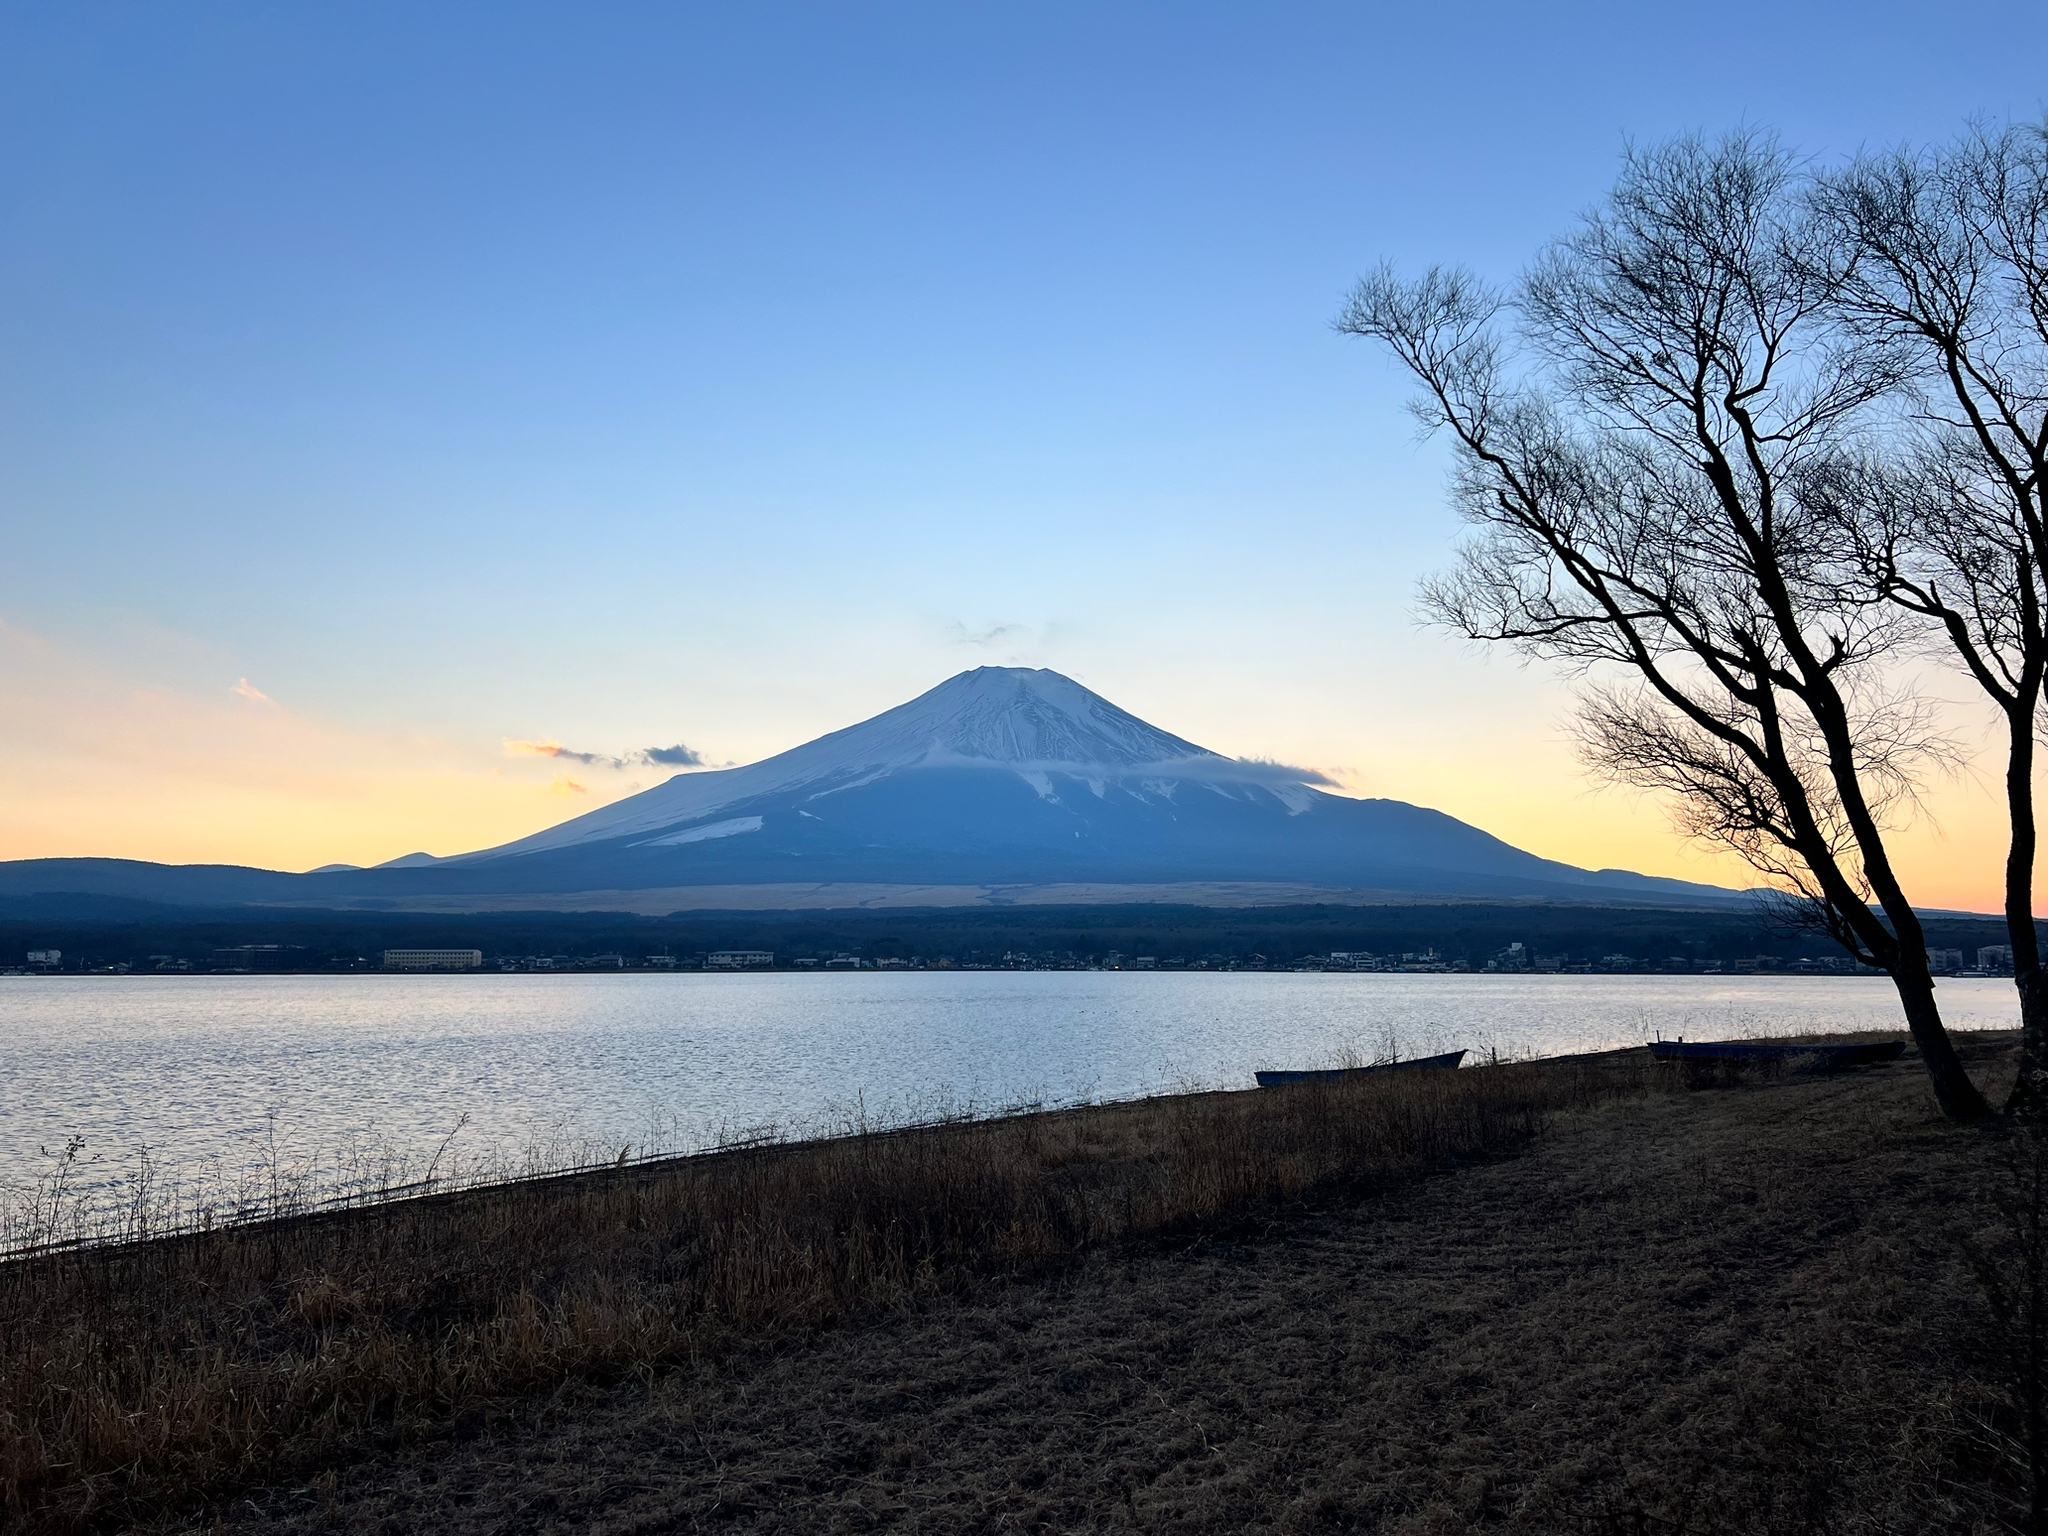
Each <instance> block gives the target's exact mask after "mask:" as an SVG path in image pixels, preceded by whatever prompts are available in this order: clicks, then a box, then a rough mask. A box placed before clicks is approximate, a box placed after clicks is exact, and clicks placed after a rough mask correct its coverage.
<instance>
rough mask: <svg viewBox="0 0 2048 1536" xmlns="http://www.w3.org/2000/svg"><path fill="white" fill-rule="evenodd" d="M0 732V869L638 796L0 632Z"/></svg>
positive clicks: (1375, 786)
mask: <svg viewBox="0 0 2048 1536" xmlns="http://www.w3.org/2000/svg"><path fill="white" fill-rule="evenodd" d="M0 718H4V719H6V721H7V722H8V729H7V731H6V733H5V735H4V736H0V789H4V793H0V859H30V858H77V857H102V858H124V859H143V860H150V861H154V862H161V863H172V864H178V863H229V864H249V865H256V866H261V867H265V868H273V869H308V868H313V867H316V866H319V865H322V864H328V863H347V864H363V865H369V864H377V863H382V862H384V861H385V860H387V859H391V858H396V857H399V856H401V855H404V854H408V853H413V852H416V851H424V852H428V853H433V854H436V855H441V856H446V855H449V854H454V853H463V852H468V851H471V850H473V849H477V848H487V847H492V846H495V845H497V844H500V843H506V842H511V841H513V840H515V839H517V838H521V837H525V836H528V835H530V834H531V833H534V832H537V831H540V830H542V829H543V828H545V827H548V826H551V825H554V824H555V823H557V822H560V821H563V820H566V819H567V818H569V817H570V816H574V815H580V814H582V813H584V812H586V811H588V810H591V809H594V808H596V807H598V806H601V805H605V804H609V803H610V802H612V801H614V800H616V799H619V798H621V797H623V796H624V795H626V794H629V793H631V792H633V790H634V789H635V788H636V787H637V784H636V782H635V781H633V780H630V779H628V777H627V776H626V774H625V773H623V772H620V771H615V770H613V769H611V768H608V767H606V766H604V765H603V764H602V763H599V764H598V765H597V766H595V767H593V769H592V770H591V771H590V772H588V773H586V774H584V775H583V777H581V778H574V777H571V776H570V775H569V774H568V773H566V772H563V771H562V770H561V767H560V765H559V757H560V755H561V753H562V748H561V745H560V743H559V742H555V741H552V740H544V741H513V740H496V741H490V742H483V741H478V742H473V743H460V742H451V741H447V740H440V739H435V738H432V737H428V736H423V735H417V734H405V733H401V732H396V731H390V730H378V729H373V728H364V727H356V726H351V725H348V724H346V723H339V722H333V721H326V720H322V719H319V718H316V717H314V716H312V715H309V714H306V713H303V712H300V711H297V710H295V709H293V708H292V707H291V706H290V705H289V703H281V702H279V701H277V700H276V699H274V698H272V697H271V696H269V695H268V694H267V693H266V692H264V690H263V689H261V688H260V687H258V686H257V685H256V684H255V683H254V682H252V681H251V680H250V679H248V678H246V677H245V678H241V679H239V680H238V681H235V682H233V683H226V682H223V684H222V685H221V686H220V687H219V691H218V692H217V693H216V694H214V695H213V696H211V697H206V696H202V695H199V694H195V693H191V692H181V691H177V690H174V689H169V688H164V687H161V686H147V687H145V686H138V685H136V684H134V683H133V682H131V681H128V680H126V679H123V678H121V677H119V676H116V675H114V674H113V673H112V672H110V671H109V670H108V669H106V668H105V667H102V666H97V665H94V664H91V663H88V662H86V661H84V660H81V659H80V658H78V657H76V656H73V655H70V654H68V653H66V652H65V651H64V650H63V649H62V648H61V647H59V646H57V645H55V644H53V643H51V642H50V641H48V640H45V639H43V638H41V637H38V636H35V635H33V634H30V633H29V632H27V631H25V630H22V629H19V628H16V627H11V626H8V625H6V624H4V623H0ZM841 723H851V722H841ZM790 744H791V743H784V744H783V745H790ZM1329 746H1330V750H1329V751H1328V752H1326V753H1322V754H1320V755H1322V756H1324V758H1325V760H1343V761H1347V762H1350V763H1353V764H1356V765H1358V766H1355V767H1351V768H1347V769H1344V770H1342V771H1340V772H1337V773H1336V774H1335V777H1336V778H1337V779H1338V781H1339V782H1340V783H1341V784H1342V785H1343V786H1344V790H1343V792H1345V793H1349V794H1354V795H1372V796H1380V797H1385V798H1390V799H1396V800H1405V801H1409V802H1411V803H1413V804H1417V805H1424V806H1428V807H1430V808H1432V809H1435V810H1439V811H1442V812H1444V813H1445V814H1447V815H1451V816H1455V817H1457V818H1459V819H1460V820H1462V821H1466V822H1469V823H1471V824H1472V825H1475V826H1478V827H1480V828H1483V829H1484V830H1485V831H1487V832H1490V833H1492V834H1493V835H1494V836H1496V837H1499V838H1501V839H1503V840H1504V841H1506V842H1508V843H1511V844H1513V845H1514V846H1516V847H1518V848H1522V849H1525V850H1527V851H1528V852H1531V853H1535V854H1538V855H1540V856H1542V857H1545V858H1551V859H1558V860H1562V861H1564V862H1566V863H1570V864H1575V865H1579V866H1581V867H1585V868H1592V869H1601V868H1616V869H1629V870H1634V871H1636V872H1638V873H1641V874H1649V875H1663V876H1669V877H1672V878H1675V879H1681V880H1694V881H1703V882H1707V883H1711V884H1717V885H1730V886H1744V885H1751V884H1754V883H1756V882H1755V878H1754V876H1753V875H1752V874H1751V872H1750V871H1749V870H1748V869H1747V868H1746V867H1745V866H1743V865H1742V864H1741V863H1740V862H1739V861H1737V860H1736V859H1734V858H1733V857H1732V856H1731V855H1727V854H1722V853H1718V852H1716V851H1714V850H1709V849H1704V848H1700V847H1697V846H1694V845H1689V844H1687V843H1685V842H1684V841H1683V840H1681V839H1680V838H1679V837H1677V836H1676V835H1675V834H1674V832H1673V831H1672V829H1671V826H1670V823H1669V820H1668V818H1667V816H1666V814H1665V811H1664V809H1663V807H1662V806H1661V805H1659V804H1658V803H1656V802H1655V801H1653V800H1649V799H1646V798H1643V797H1637V796H1631V795H1629V794H1626V793H1623V792H1618V791H1613V790H1602V789H1599V788H1597V787H1595V786H1594V785H1593V784H1592V783H1591V782H1590V781H1589V780H1588V778H1587V776H1586V775H1585V773H1584V772H1583V771H1582V770H1581V769H1580V767H1579V765H1578V764H1577V762H1576V761H1575V760H1574V758H1573V757H1572V754H1571V751H1570V748H1569V746H1568V745H1567V744H1566V743H1565V742H1564V741H1563V739H1562V737H1561V735H1560V734H1559V733H1557V732H1555V731H1543V730H1537V729H1527V730H1523V731H1521V732H1519V733H1518V732H1517V731H1515V730H1514V729H1512V728H1502V727H1501V726H1500V725H1499V724H1498V723H1495V724H1494V725H1492V726H1486V725H1483V724H1480V723H1473V724H1471V725H1469V726H1468V725H1462V724H1458V723H1450V724H1444V725H1442V727H1441V728H1440V729H1435V730H1432V731H1430V732H1429V733H1428V739H1427V740H1426V741H1420V742H1417V743H1416V744H1415V745H1413V746H1411V747H1401V746H1394V747H1388V746H1386V745H1384V744H1380V743H1374V744H1368V743H1367V742H1366V741H1365V740H1363V739H1362V738H1361V739H1358V740H1350V739H1346V738H1343V737H1341V736H1340V737H1337V738H1334V739H1332V740H1331V741H1330V743H1329ZM578 761H579V762H580V761H582V757H581V756H580V755H579V757H578ZM1928 809H1929V812H1930V813H1931V814H1930V817H1928V818H1925V819H1923V820H1922V821H1920V822H1919V823H1917V824H1915V825H1912V826H1909V827H1906V828H1903V829H1902V830H1900V831H1899V832H1898V833H1897V834H1896V836H1895V838H1894V842H1893V849H1894V855H1895V858H1896V861H1897V863H1898V865H1899V868H1900V871H1901V873H1902V875H1903V877H1904V878H1905V881H1906V885H1907V890H1908V893H1909V894H1910V895H1911V897H1912V899H1913V900H1914V902H1915V903H1916V904H1917V905H1919V906H1921V907H1923V908H1945V909H1953V910H1965V911H1978V912H1993V911H1996V910H1998V908H1999V906H2000V904H2001V896H2000V885H2001V879H2002V872H2003V864H2004V857H2005V828H2004V819H2003V803H2002V796H2001V795H2000V794H1999V793H1998V791H1997V786H1996V784H1995V781H1994V777H1993V776H1991V775H1987V774H1983V773H1975V774H1964V775H1962V776H1961V777H1959V778H1958V779H1957V780H1956V781H1955V782H1953V783H1949V784H1944V785H1940V786H1937V787H1936V788H1935V790H1934V792H1933V793H1931V794H1930V795H1929V797H1928ZM2044 907H2048V902H2044Z"/></svg>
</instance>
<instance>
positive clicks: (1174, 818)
mask: <svg viewBox="0 0 2048 1536" xmlns="http://www.w3.org/2000/svg"><path fill="white" fill-rule="evenodd" d="M1323 782H1325V781H1323V780H1321V778H1320V776H1319V775H1316V774H1314V773H1311V772H1307V771H1304V770H1300V769H1291V768H1286V767H1283V766H1281V765H1277V764H1272V763H1263V762H1248V761H1244V760H1241V759H1236V758H1230V757H1225V756H1223V755H1222V754H1220V753H1217V752H1212V751H1209V750H1208V749H1206V748H1204V747H1201V746H1198V745H1196V744H1195V743H1193V742H1190V741H1187V740H1184V739H1183V738H1181V737H1179V736H1175V735H1173V734H1171V733H1170V732H1167V731H1163V730H1160V729H1158V728H1157V727H1155V726H1152V725H1150V724H1148V723H1146V722H1145V721H1143V720H1140V719H1138V718H1137V717H1136V716H1135V715H1132V714H1129V713H1127V712H1126V711H1124V710H1121V709H1119V708H1117V707H1116V706H1115V705H1114V704H1112V703H1110V702H1109V701H1108V700H1107V699H1104V698H1102V697H1101V696H1100V695H1098V694H1095V693H1092V692H1090V691H1089V690H1088V689H1086V688H1084V687H1082V686H1081V685H1080V684H1078V683H1076V682H1074V681H1073V680H1072V679H1070V678H1067V677H1063V676H1061V675H1060V674H1058V673H1056V672H1049V671H1036V670H1030V669H1024V668H1011V667H983V668H978V669H976V670H975V671H972V672H964V673H961V674H960V675H959V676H957V677H953V678H950V679H948V680H947V681H946V682H943V683H941V684H940V685H939V686H938V687H936V688H934V689H932V690H931V691H930V692H928V693H925V694H923V695H920V696H919V697H918V698H915V699H912V700H911V701H910V702H909V703H907V704H903V705H900V706H898V707H897V708H895V709H892V710H888V711H886V712H884V713H883V714H880V715H877V716H875V717H874V718H873V719H871V720H866V721H863V722H861V723H860V724H858V725H853V726H849V727H847V728H846V729H844V730H840V731H834V732H833V733H831V734H830V735H827V736H821V737H819V738H818V739H817V740H815V741H811V742H807V743H805V744H804V745H802V746H800V747H796V748H794V749H792V750H790V751H788V752H784V753H781V754H779V755H777V756H775V757H771V758H767V759H765V760H764V761H762V762H759V763H754V764H750V765H748V766H746V767H743V768H731V769H723V770H717V771H712V772H703V773H686V774H678V775H677V776H676V777H674V778H672V779H670V780H668V781H667V782H666V783H664V784H661V785H658V786H656V787H655V788H653V789H650V790H647V791H645V792H643V793H641V794H638V795H634V796H632V797H630V798H629V799H626V800H622V801H620V802H618V803H617V804H614V805H610V806H605V807H603V808H601V809H599V810H596V811H592V812H590V813H589V814H587V815H584V816H579V817H576V818H575V819H574V820H571V821H567V822H564V823H562V824H561V825H560V826H556V827H551V828H549V829H548V830H547V831H545V832H540V833H536V834H534V835H533V836H531V837H526V838H522V839H519V840H518V841H516V842H512V843H507V844H505V845H503V846H502V847H498V848H488V849H483V850H480V851H478V852H476V853H470V854H464V855H461V856H458V857H456V858H451V859H442V860H437V861H429V862H419V861H416V860H400V861H395V863H394V864H391V865H386V866H383V867H381V868H378V869H369V870H337V871H333V872H328V873H321V874H315V875H278V874H271V873H269V872H263V871H235V872H230V871H226V870H220V869H212V870H205V871H201V870H197V869H195V870H193V871H191V872H190V874H189V876H185V875H182V874H180V872H177V871H170V870H164V871H162V875H161V876H151V875H150V874H149V873H148V871H150V870H152V869H156V868H157V866H139V865H122V866H120V867H119V868H118V869H117V868H114V867H111V862H112V861H104V862H107V863H108V864H109V865H110V867H109V868H107V869H106V870H104V871H102V872H101V875H100V876H98V877H90V876H89V875H88V872H87V871H86V870H84V869H81V868H78V867H76V866H78V865H81V864H86V863H93V862H102V861H61V862H63V863H64V864H66V865H67V866H72V867H69V868H66V869H64V870H61V871H60V870H56V869H46V870H43V871H41V872H35V871H31V870H29V869H27V868H25V867H24V866H0V891H8V890H17V891H18V890H20V889H21V883H22V882H23V881H27V880H32V879H38V878H42V879H53V880H54V879H61V880H62V881H63V882H64V883H63V884H61V885H57V884H51V885H44V886H42V887H41V888H42V889H46V890H54V889H66V890H79V889H97V890H103V891H105V892H107V893H108V894H119V895H123V896H136V897H147V898H150V899H198V897H197V895H196V894H195V895H194V896H192V897H189V898H188V897H166V896H165V895H164V891H165V890H166V889H167V888H169V887H171V886H177V887H179V888H181V889H183V888H186V887H188V886H189V888H190V889H192V890H193V891H194V892H195V893H196V892H197V891H198V890H199V889H200V888H202V887H203V888H204V889H205V890H206V891H207V892H208V893H209V894H210V897H211V898H212V899H223V898H228V892H229V890H230V889H236V888H246V889H247V890H248V892H249V894H248V895H246V896H244V897H242V898H241V899H245V900H250V901H259V902H263V901H294V902H304V901H312V900H333V901H336V902H348V901H352V900H359V899H376V900H391V899H397V900H401V901H403V900H406V899H423V900H426V899H431V900H433V901H434V902H436V903H439V904H443V905H445V904H447V903H449V902H451V901H458V902H459V901H460V900H462V899H486V898H504V897H510V896H519V897H529V898H534V899H541V898H545V897H548V896H550V895H554V894H561V895H573V893H577V892H619V891H635V890H642V891H655V890H662V891H669V890H682V889H687V888H699V887H701V888H709V887H718V888H735V889H744V890H747V891H756V892H758V891H762V890H770V891H772V890H775V889H781V888H787V887H835V888H836V887H863V888H916V887H942V888H947V889H952V890H959V889H968V888H984V889H985V888H1006V889H1014V888H1019V887H1025V888H1029V887H1045V886H1061V887H1079V888H1086V887H1090V886H1101V887H1116V888H1118V889H1119V891H1120V892H1121V899H1124V900H1130V899H1132V897H1131V895H1130V893H1129V888H1130V887H1133V886H1138V887H1160V888H1164V887H1167V886H1179V887H1186V886H1189V885H1191V884H1211V885H1215V884H1227V885H1232V886H1242V885H1258V884H1288V885H1293V886H1308V887H1315V888H1318V889H1327V890H1331V891H1361V890H1370V891H1378V892H1403V893H1413V894H1415V895H1451V896H1496V897H1497V896H1521V897H1532V898H1568V899H1577V900H1629V901H1651V902H1674V903H1681V904H1691V903H1696V902H1701V901H1706V902H1717V903H1718V902H1722V901H1727V900H1731V899H1734V898H1735V895H1736V893H1734V892H1730V891H1725V890H1721V889H1719V888H1717V887H1712V886H1701V885H1690V884H1687V883H1685V882H1682V881H1675V880H1659V879H1653V878H1649V877H1646V876H1641V875H1634V874H1629V873H1627V872H1626V871H1618V870H1601V871H1589V870H1583V869H1578V868H1575V867H1573V866H1571V865H1568V864H1561V863H1557V862H1555V861H1553V860H1548V859H1540V858H1537V857H1536V856H1534V855H1533V854H1528V853H1524V852H1523V851H1521V850H1520V849H1518V848H1514V847H1512V846H1510V845H1509V844H1507V843H1504V842H1502V841H1501V840H1500V839H1498V838H1496V837H1493V836H1491V835H1490V834H1488V833H1485V832H1482V831H1480V830H1479V829H1478V828H1476V827H1472V826H1468V825H1467V824H1465V823H1464V822H1461V821H1458V820H1456V819H1455V818H1453V817H1450V816H1446V815H1444V814H1442V813H1441V812H1437V811H1431V810H1426V809H1423V808H1421V807H1419V806H1413V805H1407V804H1404V803H1402V802H1400V801H1393V800H1353V799H1348V798H1346V797H1344V796H1340V795H1334V794H1330V793H1328V792H1327V791H1326V790H1325V789H1324V788H1322V787H1320V785H1321V784H1322V783H1323ZM46 862H50V863H55V862H59V861H46ZM171 876H177V877H178V878H176V879H167V878H165V877H171ZM87 878H90V879H91V880H92V883H91V884H90V885H87V886H81V885H79V884H76V883H74V882H76V881H78V880H80V879H87ZM228 899H232V898H228ZM736 899H737V898H736ZM748 899H749V900H752V899H755V898H748ZM1160 899H1172V898H1170V897H1168V896H1167V895H1166V894H1165V893H1164V891H1163V890H1162V894H1161V898H1160Z"/></svg>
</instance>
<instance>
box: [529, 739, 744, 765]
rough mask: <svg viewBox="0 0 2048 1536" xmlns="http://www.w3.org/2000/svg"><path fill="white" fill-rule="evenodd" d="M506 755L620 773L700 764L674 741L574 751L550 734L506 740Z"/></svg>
mask: <svg viewBox="0 0 2048 1536" xmlns="http://www.w3.org/2000/svg"><path fill="white" fill-rule="evenodd" d="M505 755H506V756H507V757H559V758H564V759H566V760H568V761H569V762H572V763H582V764H583V765H584V766H585V767H589V768H610V769H612V770H614V771H615V772H621V773H623V772H624V771H625V770H626V769H628V768H702V767H704V766H705V762H704V754H703V753H702V752H699V751H698V750H697V749H696V748H695V747H686V746H684V745H683V744H682V743H681V742H677V743H676V744H675V745H674V746H672V747H640V748H637V749H635V750H634V751H631V752H622V753H619V754H618V755H616V756H614V755H613V754H611V753H609V752H577V751H574V750H573V749H571V748H569V747H565V746H563V745H562V744H561V743H560V742H559V741H556V740H554V739H553V738H552V737H550V738H549V739H548V740H546V741H508V742H506V743H505Z"/></svg>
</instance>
